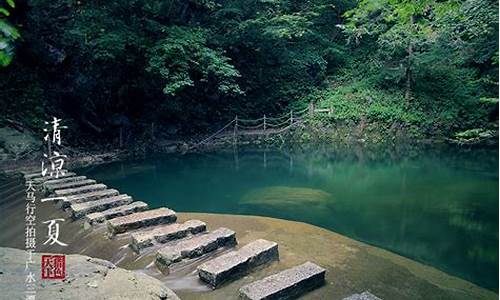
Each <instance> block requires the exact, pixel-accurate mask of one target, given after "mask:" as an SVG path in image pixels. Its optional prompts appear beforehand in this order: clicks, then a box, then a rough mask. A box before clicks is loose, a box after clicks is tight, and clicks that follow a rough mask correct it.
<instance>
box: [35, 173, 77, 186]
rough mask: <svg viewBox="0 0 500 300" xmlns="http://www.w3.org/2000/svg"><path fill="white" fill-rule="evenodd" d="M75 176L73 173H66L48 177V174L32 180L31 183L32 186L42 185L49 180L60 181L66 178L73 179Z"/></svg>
mask: <svg viewBox="0 0 500 300" xmlns="http://www.w3.org/2000/svg"><path fill="white" fill-rule="evenodd" d="M75 176H76V174H75V173H73V172H66V173H64V175H63V174H59V176H57V177H56V176H49V175H48V174H47V175H46V176H43V177H37V178H32V179H31V181H33V183H34V184H42V183H44V182H46V181H49V180H54V179H62V178H68V177H75Z"/></svg>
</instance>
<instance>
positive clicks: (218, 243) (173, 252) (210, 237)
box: [155, 227, 237, 271]
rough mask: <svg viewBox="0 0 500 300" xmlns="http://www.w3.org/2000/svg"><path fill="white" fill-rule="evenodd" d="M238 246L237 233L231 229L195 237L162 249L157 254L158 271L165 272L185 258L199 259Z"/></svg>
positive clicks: (221, 229) (219, 229)
mask: <svg viewBox="0 0 500 300" xmlns="http://www.w3.org/2000/svg"><path fill="white" fill-rule="evenodd" d="M236 244H237V241H236V233H235V232H234V231H232V230H231V229H227V228H224V227H221V228H218V229H216V230H214V231H212V232H209V233H206V234H202V235H195V236H193V237H192V238H190V239H186V240H182V241H179V242H178V243H175V244H173V245H167V246H165V247H163V248H161V249H160V250H158V252H157V253H156V259H155V263H156V266H157V267H158V269H160V270H161V271H165V270H167V269H168V266H170V265H171V264H173V263H176V262H179V261H181V260H183V259H185V258H194V257H198V256H201V255H203V254H205V253H208V252H211V251H214V250H216V249H218V248H221V247H224V246H234V245H236Z"/></svg>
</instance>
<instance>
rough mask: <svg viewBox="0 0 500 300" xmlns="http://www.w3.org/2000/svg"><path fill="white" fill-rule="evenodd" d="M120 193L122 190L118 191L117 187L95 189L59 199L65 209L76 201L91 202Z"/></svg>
mask: <svg viewBox="0 0 500 300" xmlns="http://www.w3.org/2000/svg"><path fill="white" fill-rule="evenodd" d="M118 194H120V192H118V191H117V190H115V189H107V190H101V191H95V192H89V193H83V194H76V195H70V196H65V197H66V199H64V200H62V201H59V205H60V206H61V207H62V208H63V209H66V208H68V207H69V206H70V205H72V204H75V203H83V202H89V201H93V200H98V199H101V198H106V197H112V196H117V195H118Z"/></svg>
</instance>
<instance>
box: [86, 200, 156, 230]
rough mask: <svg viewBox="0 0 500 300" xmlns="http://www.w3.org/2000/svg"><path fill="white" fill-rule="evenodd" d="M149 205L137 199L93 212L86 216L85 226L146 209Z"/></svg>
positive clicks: (88, 226)
mask: <svg viewBox="0 0 500 300" xmlns="http://www.w3.org/2000/svg"><path fill="white" fill-rule="evenodd" d="M147 209H148V205H147V204H146V203H144V202H142V201H135V202H132V203H130V204H127V205H122V206H117V207H113V208H110V209H107V210H104V211H100V212H95V213H91V214H88V215H86V216H85V224H84V227H85V228H90V227H92V226H94V225H97V224H100V223H104V222H105V221H106V220H110V219H113V218H118V217H123V216H127V215H130V214H133V213H136V212H141V211H145V210H147Z"/></svg>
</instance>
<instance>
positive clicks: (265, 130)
mask: <svg viewBox="0 0 500 300" xmlns="http://www.w3.org/2000/svg"><path fill="white" fill-rule="evenodd" d="M264 131H266V115H264Z"/></svg>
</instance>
